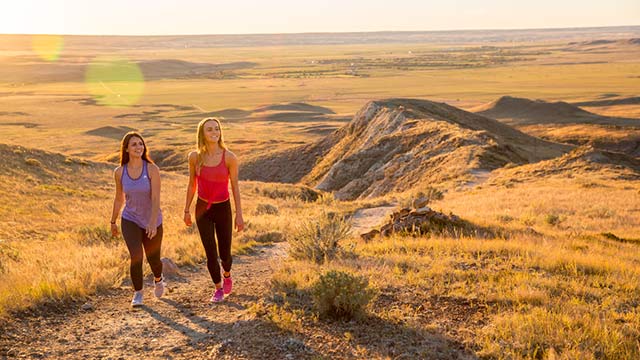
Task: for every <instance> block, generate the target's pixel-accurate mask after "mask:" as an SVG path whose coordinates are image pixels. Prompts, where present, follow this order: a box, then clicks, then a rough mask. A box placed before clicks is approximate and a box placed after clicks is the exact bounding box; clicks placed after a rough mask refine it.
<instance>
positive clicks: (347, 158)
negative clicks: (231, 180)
mask: <svg viewBox="0 0 640 360" xmlns="http://www.w3.org/2000/svg"><path fill="white" fill-rule="evenodd" d="M570 149H571V146H568V145H561V144H557V143H552V142H548V141H544V140H540V139H537V138H535V137H532V136H529V135H527V134H524V133H522V132H520V131H518V130H515V129H513V128H511V127H510V126H507V125H504V124H502V123H500V122H498V121H495V120H493V119H490V118H487V117H483V116H479V115H476V114H473V113H469V112H466V111H464V110H461V109H458V108H455V107H453V106H449V105H447V104H443V103H436V102H432V101H427V100H413V99H389V100H380V101H372V102H369V103H368V104H366V105H365V106H364V107H363V108H362V109H361V110H360V111H359V112H358V113H357V114H356V115H355V116H354V118H353V120H352V121H351V122H350V123H349V124H348V125H346V126H344V127H342V128H340V129H338V130H337V131H335V132H334V133H332V134H330V135H328V136H327V137H325V138H324V139H321V140H319V141H317V142H315V143H313V144H309V145H303V146H300V147H294V148H290V149H287V150H284V151H280V152H276V153H272V154H269V155H267V156H262V157H260V158H258V159H254V160H249V161H246V162H245V163H244V165H243V168H242V171H241V177H242V178H243V179H251V180H261V181H266V180H267V179H271V181H273V180H277V181H281V182H292V183H293V182H302V183H303V184H306V185H309V186H313V187H316V188H318V189H320V190H323V191H333V192H335V195H336V197H337V198H339V199H346V200H351V199H356V198H366V197H374V196H381V195H385V194H388V193H391V192H403V191H407V190H410V189H415V188H419V187H421V186H425V184H431V185H439V186H448V187H455V186H462V185H465V184H466V183H469V182H474V181H476V180H477V175H479V174H485V173H487V172H490V171H492V170H494V169H497V168H500V167H503V166H505V165H507V164H518V165H521V164H526V163H531V162H537V161H540V160H543V159H549V158H553V157H557V156H560V155H562V154H563V153H565V152H567V151H569V150H570ZM285 168H286V169H287V171H282V170H283V169H285Z"/></svg>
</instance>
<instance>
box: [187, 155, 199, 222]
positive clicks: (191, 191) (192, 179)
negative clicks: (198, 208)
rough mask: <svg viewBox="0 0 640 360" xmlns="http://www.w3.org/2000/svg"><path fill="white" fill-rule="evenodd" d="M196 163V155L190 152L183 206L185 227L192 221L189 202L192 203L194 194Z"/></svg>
mask: <svg viewBox="0 0 640 360" xmlns="http://www.w3.org/2000/svg"><path fill="white" fill-rule="evenodd" d="M197 162H198V153H197V152H195V151H192V152H190V153H189V184H187V199H186V202H185V204H184V223H185V224H186V225H187V226H191V225H192V224H193V221H191V211H190V210H189V209H190V208H191V202H192V201H193V197H194V195H195V194H196V186H197V183H196V165H197Z"/></svg>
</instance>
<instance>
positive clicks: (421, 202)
mask: <svg viewBox="0 0 640 360" xmlns="http://www.w3.org/2000/svg"><path fill="white" fill-rule="evenodd" d="M428 203H429V198H427V197H426V196H422V197H419V198H417V199H414V200H413V208H414V209H420V208H421V207H425V206H427V204H428Z"/></svg>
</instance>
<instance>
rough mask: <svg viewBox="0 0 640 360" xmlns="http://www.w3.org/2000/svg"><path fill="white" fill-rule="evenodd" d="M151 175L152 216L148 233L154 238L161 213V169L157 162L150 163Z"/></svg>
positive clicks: (150, 237)
mask: <svg viewBox="0 0 640 360" xmlns="http://www.w3.org/2000/svg"><path fill="white" fill-rule="evenodd" d="M148 166H149V167H148V169H149V177H150V178H151V218H150V219H149V222H148V225H147V229H146V233H147V236H148V237H149V239H153V237H154V236H156V232H157V231H158V214H159V213H160V169H159V168H158V166H157V165H156V164H149V165H148Z"/></svg>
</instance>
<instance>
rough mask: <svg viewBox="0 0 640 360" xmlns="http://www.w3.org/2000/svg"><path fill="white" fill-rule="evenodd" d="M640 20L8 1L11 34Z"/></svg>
mask: <svg viewBox="0 0 640 360" xmlns="http://www.w3.org/2000/svg"><path fill="white" fill-rule="evenodd" d="M614 25H640V0H537V1H520V0H316V1H304V0H228V1H219V0H208V1H207V0H178V1H168V0H100V1H96V0H41V1H36V0H3V1H2V5H0V33H3V34H114V35H147V34H149V35H153V34H247V33H293V32H343V31H383V30H395V31H405V30H454V29H522V28H551V27H583V26H614Z"/></svg>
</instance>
